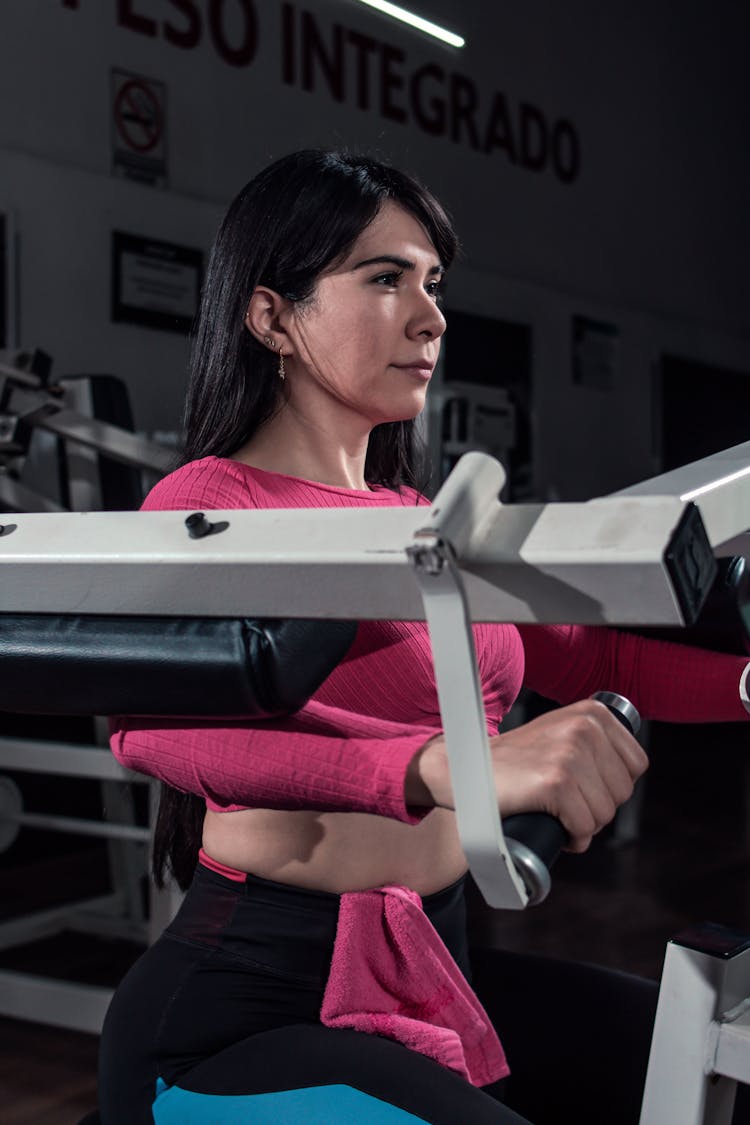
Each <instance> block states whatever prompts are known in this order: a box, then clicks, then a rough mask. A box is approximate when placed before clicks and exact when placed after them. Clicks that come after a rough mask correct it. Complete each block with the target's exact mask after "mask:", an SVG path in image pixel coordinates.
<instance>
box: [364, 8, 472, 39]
mask: <svg viewBox="0 0 750 1125" xmlns="http://www.w3.org/2000/svg"><path fill="white" fill-rule="evenodd" d="M359 2H360V4H367V6H368V8H377V10H378V11H379V12H384V13H385V15H386V16H392V17H393V19H394V20H401V21H402V23H408V24H409V26H410V27H416V28H417V29H418V30H419V31H424V32H425V33H426V34H427V35H433V36H434V37H435V39H442V41H443V43H449V44H450V45H451V47H463V46H464V44H465V43H466V40H465V39H462V38H461V36H460V35H454V34H453V32H452V31H446V30H445V28H444V27H438V25H437V24H436V23H431V22H430V20H424V19H422V17H421V16H415V15H414V13H413V12H407V10H406V8H399V6H398V4H391V3H389V0H359Z"/></svg>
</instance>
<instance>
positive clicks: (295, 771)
mask: <svg viewBox="0 0 750 1125" xmlns="http://www.w3.org/2000/svg"><path fill="white" fill-rule="evenodd" d="M436 733H437V732H436V731H435V730H433V729H430V728H429V727H414V726H412V725H410V726H408V727H404V726H402V725H401V724H399V723H387V722H384V721H383V720H382V719H371V718H368V717H365V716H358V715H352V714H351V713H350V712H343V711H338V710H337V709H335V708H330V707H325V706H324V705H322V704H320V703H317V702H316V701H315V700H311V701H310V702H309V703H308V704H307V705H306V706H305V707H304V708H303V710H302V711H299V712H298V713H297V714H296V715H293V716H291V717H290V718H287V719H275V720H266V721H265V722H253V723H252V724H250V723H243V722H242V721H241V720H205V719H203V720H201V719H186V718H180V719H154V718H144V719H137V718H124V719H117V720H115V728H114V732H113V735H112V740H111V746H112V752H113V753H114V755H115V757H116V758H117V760H118V761H119V762H121V763H122V764H123V765H125V766H128V767H129V768H130V769H133V770H138V771H139V772H141V773H146V774H149V775H150V776H152V777H158V778H159V779H160V780H162V781H166V782H167V783H168V784H169V785H172V786H174V787H175V788H176V789H182V790H184V791H186V792H190V793H197V794H199V795H200V796H202V797H205V798H206V802H207V804H208V806H209V808H212V809H216V810H219V811H222V810H223V811H225V812H229V811H232V809H237V808H246V807H256V808H270V809H319V810H321V811H328V812H366V813H376V814H378V815H379V816H388V817H393V818H394V819H396V820H402V821H405V822H406V823H408V824H414V823H417V822H418V821H419V820H420V819H421V817H422V816H424V815H425V813H426V812H428V811H429V810H427V809H421V810H410V809H408V808H407V806H406V804H405V802H404V777H405V774H406V769H407V766H408V764H409V762H410V761H411V759H412V758H413V757H414V755H415V754H416V752H417V751H418V750H419V749H420V747H422V746H424V744H425V742H427V741H428V740H429V739H430V738H432V737H433V735H434V734H436Z"/></svg>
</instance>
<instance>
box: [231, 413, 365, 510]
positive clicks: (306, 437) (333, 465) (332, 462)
mask: <svg viewBox="0 0 750 1125" xmlns="http://www.w3.org/2000/svg"><path fill="white" fill-rule="evenodd" d="M331 431H332V427H328V426H321V425H319V424H316V423H315V422H311V421H310V419H308V418H304V417H302V416H300V415H298V414H297V413H296V412H295V411H294V410H293V409H290V406H289V405H287V406H286V407H284V408H283V409H282V410H281V411H280V412H279V413H278V414H277V415H276V416H275V417H274V418H271V419H270V421H268V422H266V424H265V425H264V426H262V427H261V429H260V430H258V432H257V433H255V434H253V436H252V437H251V438H250V440H249V441H248V442H246V443H245V445H243V446H241V447H240V449H238V450H237V451H236V452H235V453H234V454H233V457H234V458H235V460H237V461H244V462H245V463H246V464H248V465H253V466H254V467H255V468H256V469H264V470H265V471H266V472H270V473H285V474H286V475H287V476H292V477H301V478H303V479H304V480H314V481H317V482H318V483H320V484H330V485H334V486H335V487H338V488H352V489H358V490H360V491H364V490H366V489H367V483H366V481H365V458H366V456H367V443H368V440H369V436H370V435H369V431H365V430H362V429H361V428H359V429H358V431H357V432H353V433H349V434H346V435H344V434H342V433H340V432H339V433H333V432H331Z"/></svg>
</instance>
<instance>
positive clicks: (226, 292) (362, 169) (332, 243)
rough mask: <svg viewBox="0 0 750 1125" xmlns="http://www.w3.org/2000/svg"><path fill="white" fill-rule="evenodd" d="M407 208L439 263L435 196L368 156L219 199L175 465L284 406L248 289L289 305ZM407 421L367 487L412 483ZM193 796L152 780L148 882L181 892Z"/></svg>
mask: <svg viewBox="0 0 750 1125" xmlns="http://www.w3.org/2000/svg"><path fill="white" fill-rule="evenodd" d="M387 202H392V203H395V204H397V205H398V206H399V207H402V208H403V209H404V210H405V211H407V212H409V214H411V215H412V216H413V217H414V218H415V219H416V220H417V221H418V222H419V223H420V224H421V226H422V227H423V228H424V230H425V232H426V234H427V236H428V238H429V239H430V241H431V242H432V244H433V246H434V247H435V250H436V252H437V255H438V258H439V259H440V262H441V264H442V265H443V266H444V267H445V268H446V269H447V268H448V266H450V264H451V262H452V261H453V258H454V257H455V254H456V249H457V239H456V235H455V232H454V230H453V227H452V225H451V222H450V220H449V219H448V217H447V215H446V213H445V211H444V210H443V208H442V207H441V205H440V204H439V203H438V201H437V200H436V199H435V198H434V197H433V196H432V195H431V194H430V193H429V192H428V191H427V190H426V189H425V188H424V187H422V185H421V184H419V183H418V182H417V181H416V180H415V179H413V178H412V177H411V176H408V175H406V174H405V173H403V172H400V171H398V170H397V169H396V168H393V167H391V166H390V165H387V164H384V163H382V162H381V161H379V160H374V159H372V158H370V157H366V156H360V155H354V154H349V153H343V152H327V151H322V150H318V149H305V150H302V151H300V152H295V153H292V154H291V155H289V156H285V157H282V158H281V159H280V160H277V161H276V162H275V163H273V164H271V165H270V166H269V167H267V168H266V169H265V170H264V171H262V172H261V173H260V174H259V175H257V176H256V177H255V178H254V179H252V180H251V181H250V182H249V183H248V184H247V185H246V186H245V187H244V188H243V189H242V191H241V192H240V193H239V195H237V197H236V198H235V199H234V201H233V202H232V203H231V204H230V206H229V209H228V210H227V213H226V215H225V217H224V219H223V221H222V223H221V226H220V228H219V231H218V234H217V236H216V240H215V242H214V245H213V249H212V251H211V255H210V259H209V264H208V269H207V272H206V279H205V283H204V287H203V295H202V300H201V308H200V314H199V318H198V324H197V328H196V331H195V335H194V338H193V346H192V350H191V357H190V367H189V378H188V389H187V397H186V403H185V418H184V431H185V438H184V445H183V454H182V458H181V463H182V464H186V463H187V462H188V461H193V460H197V459H198V458H201V457H207V456H210V455H214V456H218V457H226V456H230V455H231V454H233V453H234V452H235V451H236V450H238V449H239V448H240V447H241V446H243V445H244V444H245V443H246V442H248V441H249V440H250V438H251V437H252V436H253V434H255V433H256V431H257V430H258V429H259V428H260V427H261V426H263V425H264V423H266V422H268V421H269V419H270V418H272V417H273V416H274V414H275V413H276V412H277V411H278V410H280V409H281V408H282V406H283V404H284V398H283V390H284V388H283V383H282V382H281V381H280V380H279V378H278V374H277V367H276V364H277V360H276V357H275V356H274V355H273V353H272V352H270V351H269V349H268V348H265V347H263V346H262V345H261V344H260V343H259V342H258V341H257V340H256V339H255V337H254V336H253V335H252V333H251V332H249V331H248V330H247V329H246V327H245V325H244V318H245V313H246V310H247V306H248V302H249V300H250V297H251V295H252V293H253V291H254V290H255V288H256V287H257V286H258V285H263V286H267V287H268V288H269V289H273V290H274V291H275V292H276V293H278V294H279V295H280V296H282V297H284V298H286V299H287V300H289V301H294V302H304V301H307V300H308V299H309V298H311V297H312V296H313V294H314V291H315V285H316V283H317V280H318V278H319V277H320V275H321V274H322V273H323V271H324V270H326V269H328V268H330V267H331V266H333V265H335V264H336V263H337V262H339V261H341V260H342V259H344V258H345V257H346V255H347V253H348V252H349V251H350V249H351V247H352V246H353V245H354V243H355V241H356V240H357V238H358V237H359V235H360V234H361V233H362V231H364V230H365V228H366V227H367V226H369V224H370V223H371V222H372V220H373V219H374V218H375V216H376V215H377V213H378V211H379V210H380V208H381V207H382V206H383V204H384V203H387ZM419 470H420V457H419V448H418V443H417V441H416V436H415V426H414V422H413V421H412V420H411V419H409V420H407V421H400V422H386V423H383V424H382V425H379V426H376V427H375V428H374V430H373V431H372V433H371V434H370V440H369V443H368V449H367V456H366V459H365V478H366V480H367V481H368V482H369V483H370V484H379V485H384V486H386V487H388V488H398V487H399V486H400V485H402V484H408V485H413V486H416V487H419V486H420V484H422V483H423V482H422V481H421V480H420V472H419ZM203 813H204V804H203V801H202V800H201V799H200V798H198V797H196V796H193V795H191V794H186V793H180V792H178V791H177V790H174V789H171V788H170V787H168V786H162V795H161V801H160V806H159V814H158V819H157V825H156V833H155V839H154V850H153V869H154V875H155V877H156V881H157V883H158V884H159V885H160V886H161V885H163V882H164V877H165V873H166V871H167V868H169V869H171V871H172V873H173V875H174V876H175V878H176V880H177V882H178V884H179V885H180V886H181V887H183V888H185V887H186V886H187V885H188V884H189V883H190V880H191V878H192V875H193V871H194V869H195V864H196V861H197V855H198V847H199V844H200V837H201V826H202V822H203Z"/></svg>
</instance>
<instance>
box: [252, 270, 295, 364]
mask: <svg viewBox="0 0 750 1125" xmlns="http://www.w3.org/2000/svg"><path fill="white" fill-rule="evenodd" d="M289 303H290V302H289V301H288V300H287V299H286V297H282V296H280V295H279V294H278V293H277V292H276V291H275V290H273V289H269V288H268V287H267V286H265V285H258V286H257V287H256V288H255V289H254V290H253V292H252V295H251V297H250V300H249V301H248V303H247V310H246V312H245V320H244V323H245V327H246V328H247V330H248V331H249V332H252V334H253V336H254V337H255V339H256V340H257V341H258V343H259V344H263V345H264V346H265V347H267V348H271V350H272V351H275V352H279V351H282V352H283V353H284V355H289V354H290V352H291V347H290V345H289V341H288V337H287V334H286V332H285V331H284V329H283V328H282V326H281V314H282V313H283V312H284V311H285V310H286V309H287V308H288V306H289Z"/></svg>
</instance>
